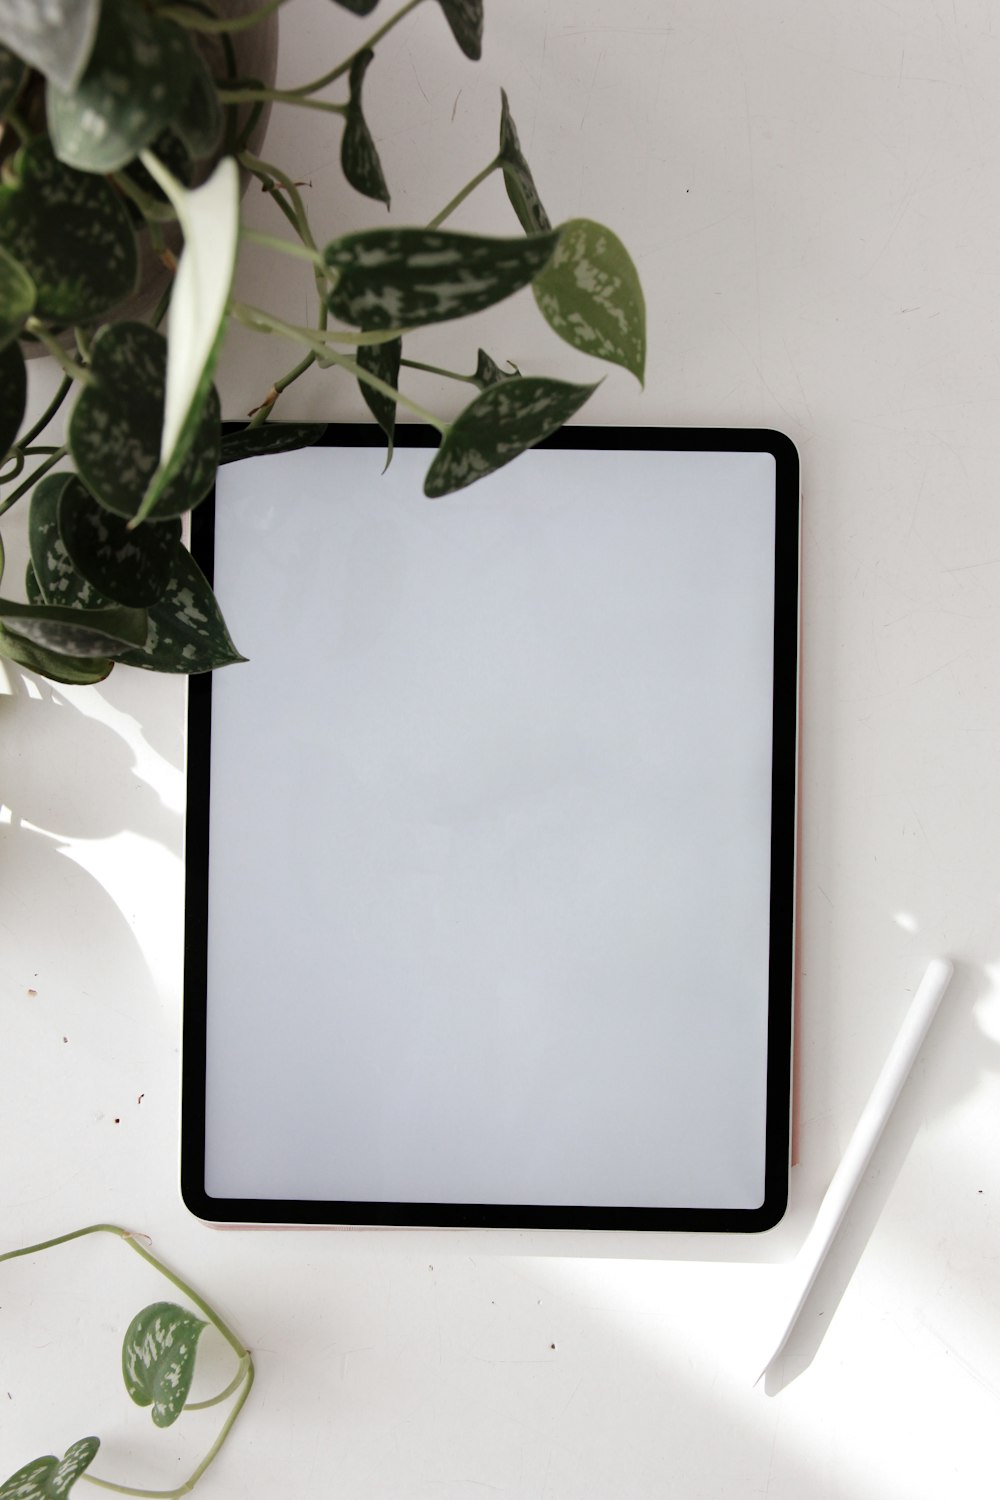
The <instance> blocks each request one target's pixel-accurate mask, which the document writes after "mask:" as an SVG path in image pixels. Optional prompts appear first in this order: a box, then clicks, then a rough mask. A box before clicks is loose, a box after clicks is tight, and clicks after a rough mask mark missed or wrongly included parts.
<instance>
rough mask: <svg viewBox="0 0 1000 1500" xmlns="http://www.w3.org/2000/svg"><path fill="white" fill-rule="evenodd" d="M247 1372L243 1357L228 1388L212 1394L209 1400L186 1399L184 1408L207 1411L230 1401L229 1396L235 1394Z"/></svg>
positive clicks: (186, 1409)
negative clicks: (215, 1394)
mask: <svg viewBox="0 0 1000 1500" xmlns="http://www.w3.org/2000/svg"><path fill="white" fill-rule="evenodd" d="M246 1372H247V1361H246V1360H245V1359H241V1360H240V1363H239V1368H238V1369H237V1371H236V1374H235V1375H234V1376H233V1378H232V1380H231V1381H230V1382H229V1384H228V1385H227V1386H226V1389H225V1390H224V1391H220V1392H219V1394H218V1395H217V1396H210V1397H209V1399H208V1400H207V1401H186V1402H185V1403H184V1410H185V1411H205V1410H207V1408H208V1407H210V1406H218V1405H219V1404H220V1403H221V1402H223V1401H228V1399H229V1397H230V1396H231V1395H232V1394H233V1392H234V1391H235V1390H236V1389H237V1387H238V1386H240V1385H241V1384H242V1382H243V1377H244V1376H245V1375H246Z"/></svg>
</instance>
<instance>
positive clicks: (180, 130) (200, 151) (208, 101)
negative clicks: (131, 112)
mask: <svg viewBox="0 0 1000 1500" xmlns="http://www.w3.org/2000/svg"><path fill="white" fill-rule="evenodd" d="M170 123H171V127H172V129H173V130H174V131H175V132H176V134H177V135H178V136H179V137H180V139H181V141H182V142H183V143H184V145H185V146H186V147H187V149H188V151H189V152H190V153H191V155H192V157H194V159H195V161H202V160H204V158H205V157H206V156H211V154H212V152H213V151H214V150H215V149H216V147H217V146H218V144H219V141H220V140H221V138H222V126H223V119H222V105H221V104H220V103H219V95H218V91H217V89H216V86H215V80H214V79H213V78H212V75H211V73H210V72H209V71H208V65H207V64H206V62H205V60H204V58H203V57H202V56H201V54H200V53H198V52H197V51H195V50H194V49H193V48H192V51H191V75H190V81H189V83H188V91H187V97H186V98H185V100H184V106H183V108H182V109H181V110H180V111H179V112H178V113H177V114H175V115H174V116H173V117H172V119H171V122H170ZM157 139H158V138H155V139H154V141H153V150H154V151H155V152H156V154H157V156H158V157H159V158H160V159H161V161H162V160H163V159H164V156H163V152H162V150H161V149H160V148H159V147H158V146H157ZM167 166H168V167H171V170H172V171H173V170H174V169H173V167H172V166H171V163H170V162H169V161H167ZM174 175H175V176H176V175H177V173H176V172H174Z"/></svg>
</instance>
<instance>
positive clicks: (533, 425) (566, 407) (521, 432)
mask: <svg viewBox="0 0 1000 1500" xmlns="http://www.w3.org/2000/svg"><path fill="white" fill-rule="evenodd" d="M596 389H597V387H596V386H593V385H570V384H568V382H566V381H564V380H545V379H542V378H541V377H538V376H526V375H518V376H516V377H515V378H514V379H512V380H505V381H504V382H503V384H502V385H491V386H489V387H488V389H487V390H485V391H483V392H482V394H481V395H479V396H477V397H476V399H475V401H473V402H472V403H471V405H469V406H467V407H466V408H465V410H464V411H463V412H460V413H459V415H458V417H457V418H456V419H455V421H454V423H453V424H452V426H451V427H449V429H448V431H447V432H446V433H445V435H444V437H443V438H442V440H441V446H440V448H439V449H438V451H437V453H436V455H435V457H434V462H433V463H432V464H431V466H430V468H429V469H428V471H427V477H426V479H425V480H424V494H425V495H428V496H430V498H431V499H436V498H437V497H438V496H440V495H450V494H451V493H452V492H453V491H454V490H461V489H464V488H465V486H466V485H468V484H474V483H475V481H476V480H477V479H482V478H483V476H484V475H485V474H492V473H493V472H494V471H495V470H496V469H501V468H503V466H504V464H509V463H510V461H511V459H513V458H516V457H517V456H518V454H519V453H523V452H524V451H525V449H527V448H533V447H534V445H535V444H536V443H540V442H541V441H542V439H543V438H546V437H548V436H549V434H550V433H552V432H555V431H556V429H557V428H559V427H561V426H562V425H563V423H564V422H568V421H569V419H570V417H571V416H573V414H574V412H577V411H579V409H580V407H581V406H582V405H583V403H584V402H585V401H586V399H587V397H588V396H590V395H591V394H592V392H593V391H595V390H596Z"/></svg>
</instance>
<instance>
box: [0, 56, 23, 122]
mask: <svg viewBox="0 0 1000 1500" xmlns="http://www.w3.org/2000/svg"><path fill="white" fill-rule="evenodd" d="M27 76H28V70H27V68H26V67H25V66H24V63H23V62H22V61H21V59H20V58H19V57H16V56H15V55H14V53H13V52H9V51H8V50H7V48H6V47H4V46H3V45H0V120H2V119H3V118H4V117H5V116H6V114H7V111H8V109H9V108H10V106H11V105H12V104H13V103H14V100H15V99H16V98H17V96H18V94H19V93H20V92H21V86H22V84H23V83H24V80H25V78H26V77H27Z"/></svg>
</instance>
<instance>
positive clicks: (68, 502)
mask: <svg viewBox="0 0 1000 1500" xmlns="http://www.w3.org/2000/svg"><path fill="white" fill-rule="evenodd" d="M44 483H45V481H44V480H42V484H44ZM38 489H41V485H39V486H38ZM37 493H38V490H36V491H35V494H37ZM57 507H58V508H57V517H56V519H57V524H58V529H59V540H60V542H61V544H62V547H63V551H64V552H65V554H66V560H67V562H69V563H70V565H71V566H72V567H73V568H74V569H75V571H76V576H77V577H78V578H81V579H85V580H86V583H87V586H88V587H89V588H92V589H95V590H97V591H98V593H99V594H100V595H103V597H104V598H105V599H109V600H113V601H114V602H115V603H116V604H129V605H132V606H133V607H137V608H142V607H145V606H148V605H151V604H155V603H156V601H157V600H158V599H159V598H160V597H161V596H162V594H163V591H164V589H165V588H166V586H167V583H168V582H169V580H170V575H171V570H172V568H173V564H174V554H175V553H176V551H177V549H178V547H179V546H180V540H181V523H180V521H161V522H159V523H158V524H157V525H155V526H140V527H138V528H133V527H130V526H129V523H128V522H127V521H126V520H125V519H124V517H122V516H116V515H113V514H112V512H111V511H109V510H106V509H105V508H104V506H103V505H98V503H97V501H96V500H95V499H94V497H93V496H92V495H91V494H89V493H88V491H87V490H86V489H84V487H83V485H82V484H81V483H80V481H79V480H78V479H77V478H75V477H74V476H72V475H71V476H70V478H69V483H68V484H65V485H64V486H63V487H62V491H61V493H60V494H59V496H58V500H57ZM33 509H34V501H33V502H32V510H33ZM50 602H51V603H56V602H57V601H56V600H54V599H53V600H51V601H50ZM76 602H79V603H81V604H82V603H85V602H86V601H85V600H83V599H80V600H79V601H76ZM95 602H96V601H95Z"/></svg>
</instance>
